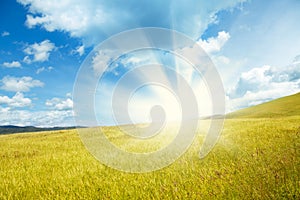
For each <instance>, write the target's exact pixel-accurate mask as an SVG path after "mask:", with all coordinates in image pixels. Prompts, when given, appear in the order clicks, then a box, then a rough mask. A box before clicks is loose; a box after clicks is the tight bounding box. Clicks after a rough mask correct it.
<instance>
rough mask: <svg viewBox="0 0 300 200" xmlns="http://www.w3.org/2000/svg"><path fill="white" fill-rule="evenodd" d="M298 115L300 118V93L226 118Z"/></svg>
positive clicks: (231, 114) (246, 109)
mask: <svg viewBox="0 0 300 200" xmlns="http://www.w3.org/2000/svg"><path fill="white" fill-rule="evenodd" d="M297 115H298V116H300V93H297V94H294V95H291V96H287V97H282V98H279V99H276V100H273V101H269V102H267V103H263V104H260V105H256V106H252V107H249V108H245V109H242V110H238V111H236V112H233V113H229V114H228V115H227V116H226V118H276V117H288V116H297Z"/></svg>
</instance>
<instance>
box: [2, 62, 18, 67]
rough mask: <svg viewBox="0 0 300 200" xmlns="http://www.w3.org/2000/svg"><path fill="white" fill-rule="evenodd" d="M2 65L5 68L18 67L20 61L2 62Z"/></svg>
mask: <svg viewBox="0 0 300 200" xmlns="http://www.w3.org/2000/svg"><path fill="white" fill-rule="evenodd" d="M2 65H3V66H4V67H7V68H14V67H15V68H18V67H21V63H20V62H18V61H12V62H10V63H9V62H4V63H3V64H2Z"/></svg>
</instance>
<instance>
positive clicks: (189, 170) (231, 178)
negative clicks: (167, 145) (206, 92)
mask: <svg viewBox="0 0 300 200" xmlns="http://www.w3.org/2000/svg"><path fill="white" fill-rule="evenodd" d="M298 96H299V95H298ZM298 96H297V100H298V98H299V97H298ZM273 104H274V103H273ZM273 104H266V105H267V106H269V107H270V109H271V107H272V105H273ZM265 107H266V106H265ZM285 108H286V109H289V106H285ZM259 110H261V109H259ZM248 111H249V112H250V110H248ZM251 111H253V110H251ZM249 112H248V113H249ZM282 112H283V111H282ZM244 113H245V112H244ZM251 113H252V115H251V117H248V118H247V117H246V116H245V114H244V115H243V117H241V116H239V117H234V116H231V117H229V118H228V119H226V121H225V124H224V129H223V132H222V135H221V137H220V139H219V141H218V143H217V145H216V147H215V148H214V149H213V151H211V152H210V153H209V154H208V156H206V157H205V158H204V159H199V149H200V146H201V144H202V142H203V137H204V136H203V134H204V132H205V130H206V126H207V123H209V120H202V121H201V124H202V126H200V128H199V130H198V134H197V137H196V139H195V141H194V143H193V144H192V146H191V147H190V148H189V150H188V151H187V152H186V153H185V154H184V155H183V156H181V157H180V158H179V159H178V160H176V162H174V163H173V164H171V165H170V166H168V167H166V168H163V169H161V170H158V171H154V172H150V173H143V174H134V173H125V172H121V171H117V170H114V169H112V168H109V167H106V166H105V165H102V164H100V163H99V162H98V161H97V160H96V159H95V158H94V157H93V156H92V155H91V154H90V153H89V152H88V151H87V150H86V148H85V147H84V145H83V144H82V142H81V140H80V137H79V135H78V132H77V130H62V131H49V132H37V133H22V134H11V135H1V136H0V147H1V151H0V159H1V162H0V199H300V123H299V122H300V115H299V113H298V112H297V113H296V114H295V113H293V114H291V115H284V116H281V115H276V116H275V117H265V116H260V117H255V115H254V114H253V113H254V111H253V112H251ZM239 115H241V114H239ZM106 129H107V132H108V133H107V135H108V137H110V139H111V140H112V141H114V142H115V143H117V144H121V146H122V145H123V147H124V148H125V149H126V145H132V144H130V143H129V142H127V141H126V140H127V139H126V138H124V137H115V135H116V134H118V131H119V130H118V129H117V128H116V127H106ZM91 131H92V130H91ZM128 148H129V149H130V148H132V146H130V147H128Z"/></svg>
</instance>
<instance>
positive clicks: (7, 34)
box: [1, 31, 10, 37]
mask: <svg viewBox="0 0 300 200" xmlns="http://www.w3.org/2000/svg"><path fill="white" fill-rule="evenodd" d="M9 35H10V33H9V32H7V31H3V32H2V33H1V36H2V37H5V36H9Z"/></svg>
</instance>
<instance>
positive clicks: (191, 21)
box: [18, 0, 246, 46]
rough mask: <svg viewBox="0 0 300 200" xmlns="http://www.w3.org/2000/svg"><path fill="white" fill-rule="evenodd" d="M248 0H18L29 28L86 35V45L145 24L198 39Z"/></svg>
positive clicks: (79, 35) (83, 36)
mask: <svg viewBox="0 0 300 200" xmlns="http://www.w3.org/2000/svg"><path fill="white" fill-rule="evenodd" d="M244 1H246V0H228V1H217V2H211V1H198V0H189V1H188V2H186V0H184V1H176V2H174V1H171V0H166V1H161V0H153V1H138V2H136V1H132V2H131V1H130V2H127V3H126V4H124V2H123V1H122V0H117V1H97V0H86V1H79V0H75V1H51V0H44V1H40V0H18V2H19V3H21V4H22V5H24V6H26V8H28V11H29V13H28V15H27V20H26V25H27V27H29V28H34V27H36V26H41V27H43V28H44V29H46V30H47V31H50V32H51V31H55V30H58V31H65V32H68V33H70V35H71V36H72V37H79V38H83V39H84V42H85V45H86V46H90V45H95V44H98V43H99V42H100V41H102V40H103V39H104V38H107V36H110V35H112V34H116V33H119V32H121V31H124V30H127V29H131V28H140V27H143V26H148V27H149V26H152V27H165V28H172V29H175V30H177V31H180V32H183V33H185V34H187V35H189V36H191V37H193V38H194V39H195V38H198V37H199V36H200V35H201V34H202V33H203V32H204V30H205V29H206V28H207V27H208V24H210V23H213V22H216V21H217V17H216V13H217V12H218V11H220V10H224V9H231V8H233V7H235V6H237V5H238V4H239V3H240V2H244ZM141 10H142V11H143V12H141ZM149 19H153V20H151V21H150V20H149ZM170 25H171V27H170Z"/></svg>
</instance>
